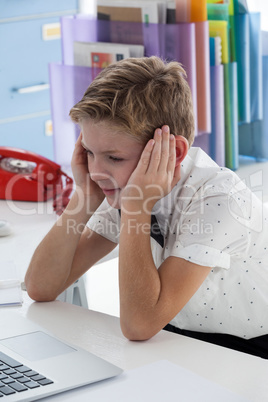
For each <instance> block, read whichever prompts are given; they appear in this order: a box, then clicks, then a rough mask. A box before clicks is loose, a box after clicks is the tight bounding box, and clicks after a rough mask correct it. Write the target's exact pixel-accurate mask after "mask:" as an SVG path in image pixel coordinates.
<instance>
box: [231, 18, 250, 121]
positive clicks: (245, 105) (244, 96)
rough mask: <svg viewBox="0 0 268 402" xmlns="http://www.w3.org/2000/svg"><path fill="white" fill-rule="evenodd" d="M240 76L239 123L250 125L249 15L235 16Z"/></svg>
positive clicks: (238, 72)
mask: <svg viewBox="0 0 268 402" xmlns="http://www.w3.org/2000/svg"><path fill="white" fill-rule="evenodd" d="M235 30H236V31H235V39H236V60H237V75H238V121H239V122H240V123H250V42H249V14H238V15H236V16H235Z"/></svg>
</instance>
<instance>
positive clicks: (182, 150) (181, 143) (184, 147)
mask: <svg viewBox="0 0 268 402" xmlns="http://www.w3.org/2000/svg"><path fill="white" fill-rule="evenodd" d="M175 141H176V166H178V165H180V164H181V162H182V161H183V159H184V158H185V156H186V155H187V153H188V150H189V143H188V141H187V139H186V138H185V137H183V136H182V135H175Z"/></svg>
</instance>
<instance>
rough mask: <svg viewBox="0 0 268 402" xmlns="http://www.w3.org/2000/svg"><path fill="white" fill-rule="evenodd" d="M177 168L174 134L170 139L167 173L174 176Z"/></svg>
mask: <svg viewBox="0 0 268 402" xmlns="http://www.w3.org/2000/svg"><path fill="white" fill-rule="evenodd" d="M175 167H176V141H175V137H174V135H173V134H171V135H170V137H169V158H168V164H167V172H168V173H171V174H172V176H173V174H174V169H175Z"/></svg>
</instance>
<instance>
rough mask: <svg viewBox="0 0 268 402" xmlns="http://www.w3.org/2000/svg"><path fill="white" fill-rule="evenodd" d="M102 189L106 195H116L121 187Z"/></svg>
mask: <svg viewBox="0 0 268 402" xmlns="http://www.w3.org/2000/svg"><path fill="white" fill-rule="evenodd" d="M102 191H103V193H104V194H105V195H114V194H115V193H116V192H117V191H119V188H110V189H109V188H102Z"/></svg>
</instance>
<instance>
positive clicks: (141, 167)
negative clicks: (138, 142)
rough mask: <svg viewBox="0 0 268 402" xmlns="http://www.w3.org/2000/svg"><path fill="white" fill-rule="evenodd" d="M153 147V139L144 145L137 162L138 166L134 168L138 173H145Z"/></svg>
mask: <svg viewBox="0 0 268 402" xmlns="http://www.w3.org/2000/svg"><path fill="white" fill-rule="evenodd" d="M154 146H155V140H154V139H151V140H150V141H148V142H147V144H146V145H145V147H144V150H143V151H142V154H141V157H140V160H139V162H138V165H137V167H136V170H138V172H139V173H141V174H145V173H146V172H147V170H148V166H149V165H150V160H151V155H152V151H153V149H154Z"/></svg>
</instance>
